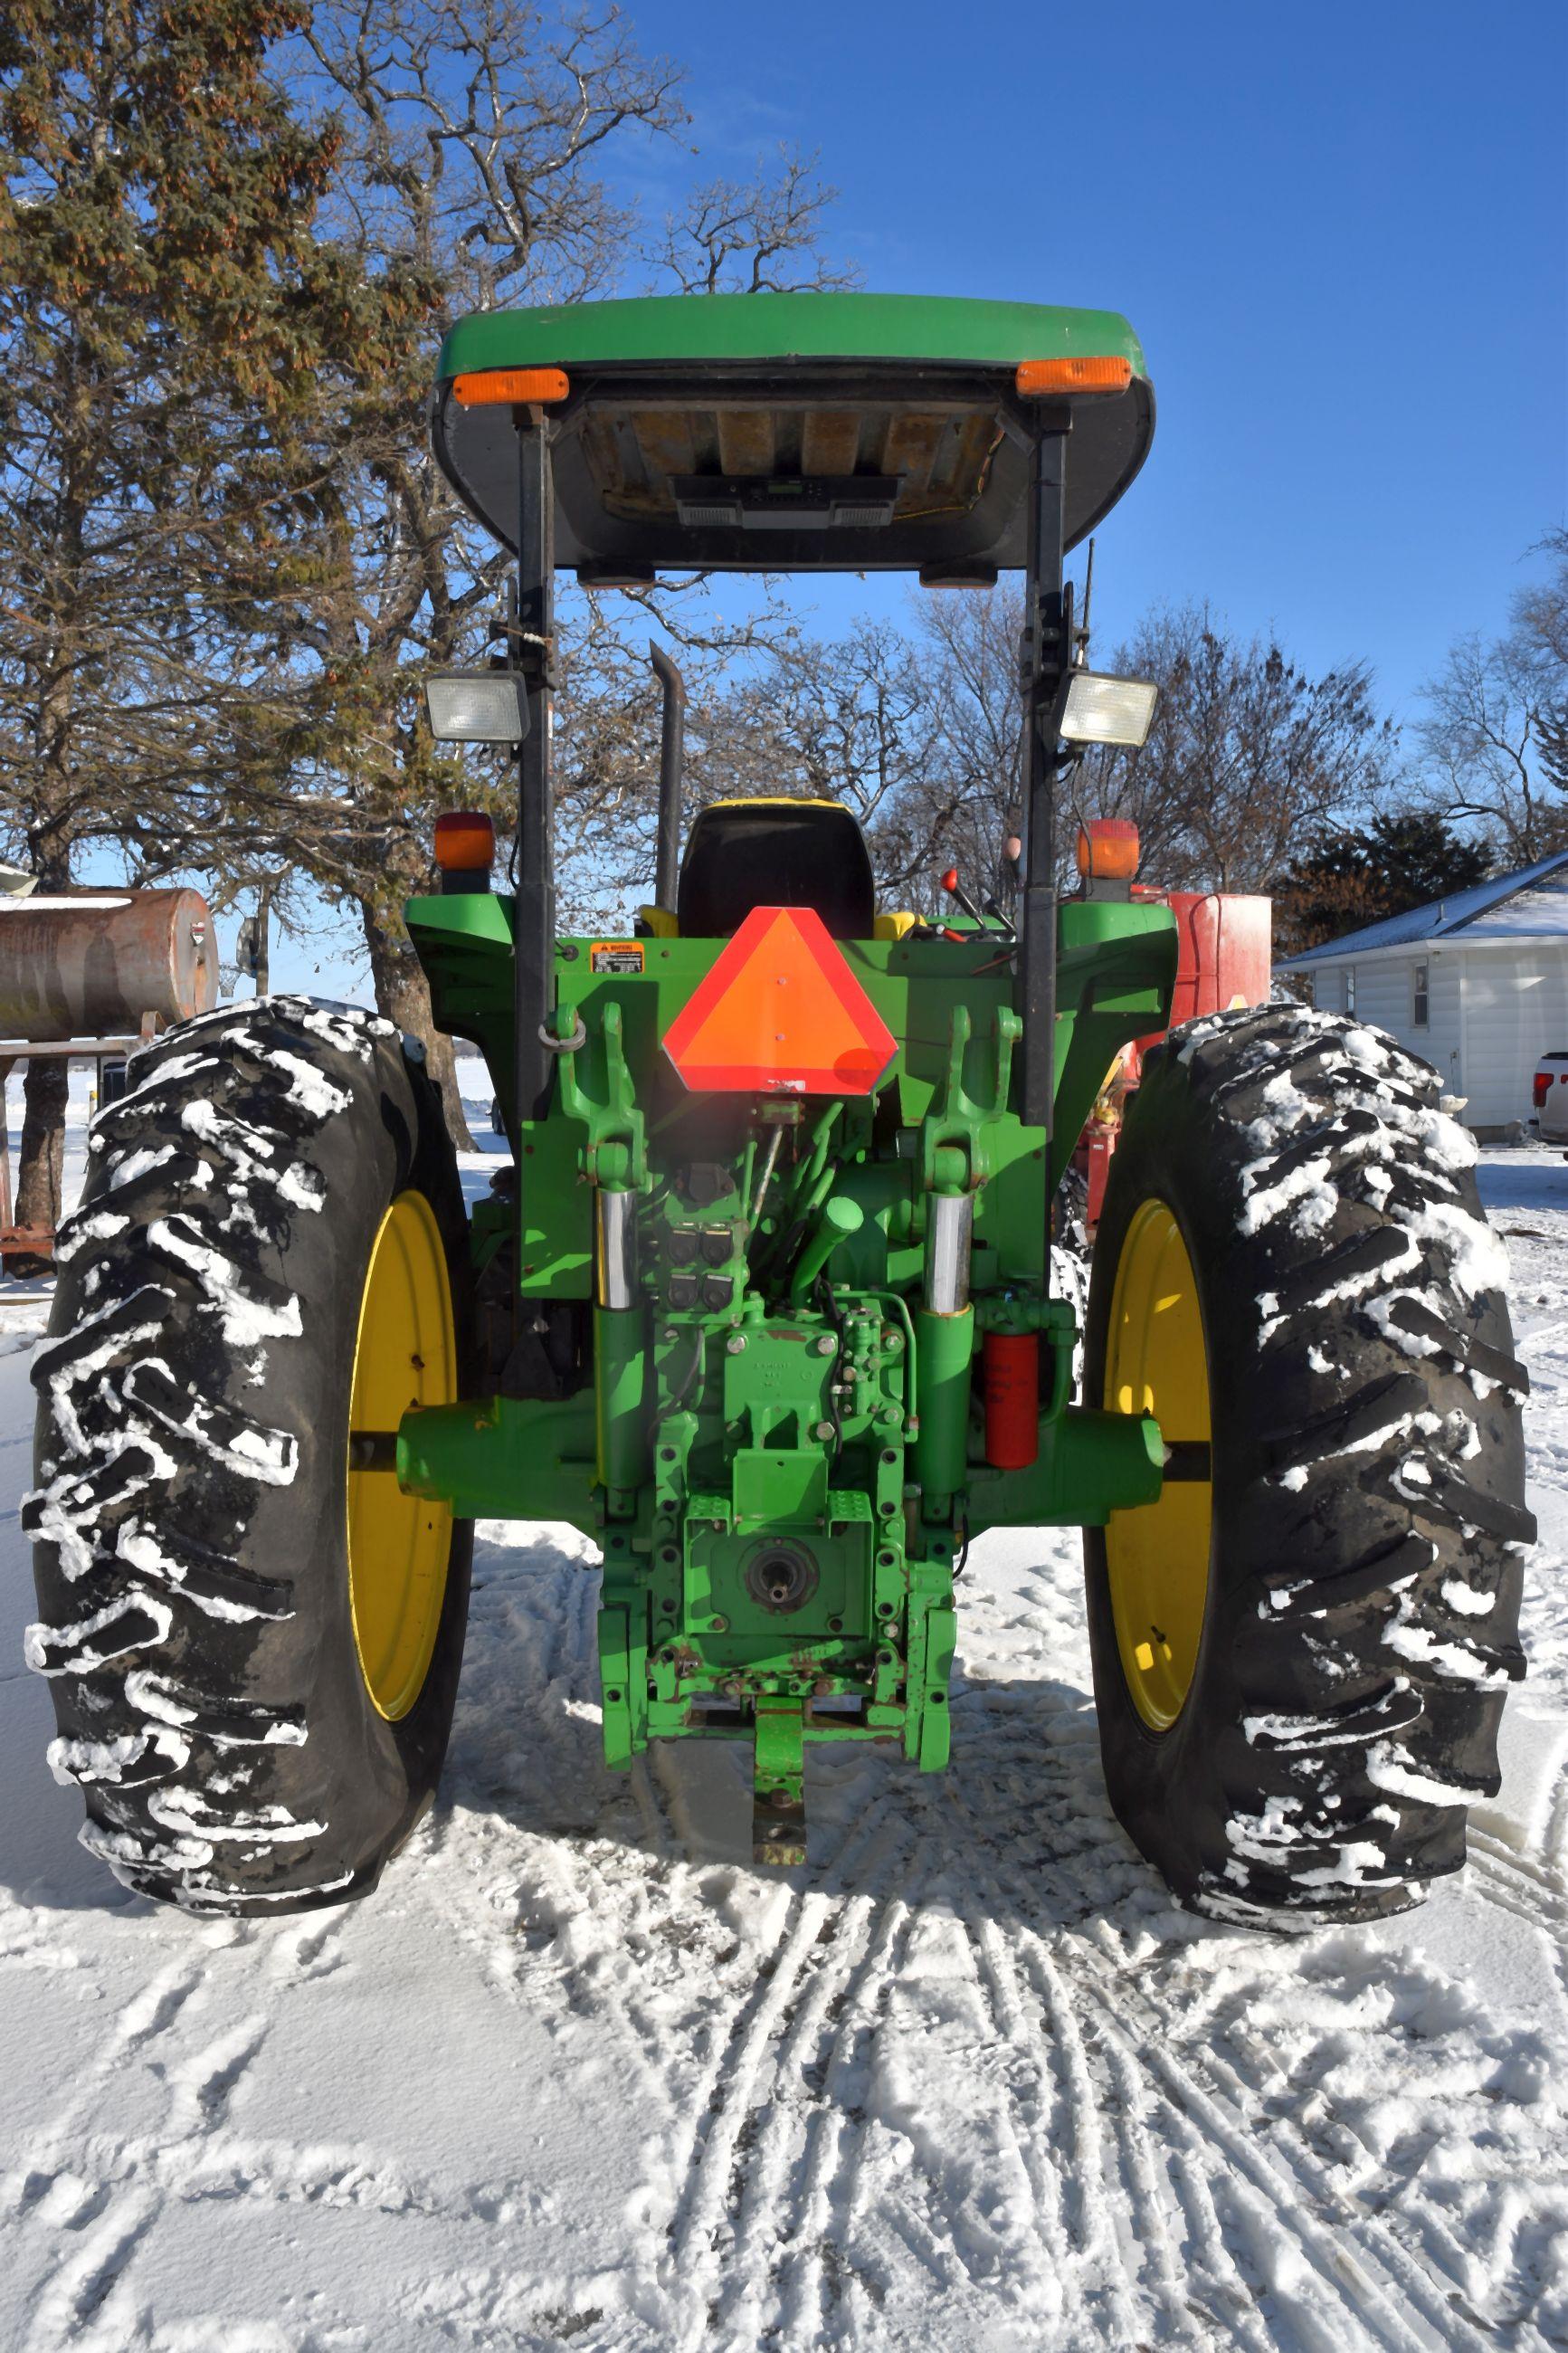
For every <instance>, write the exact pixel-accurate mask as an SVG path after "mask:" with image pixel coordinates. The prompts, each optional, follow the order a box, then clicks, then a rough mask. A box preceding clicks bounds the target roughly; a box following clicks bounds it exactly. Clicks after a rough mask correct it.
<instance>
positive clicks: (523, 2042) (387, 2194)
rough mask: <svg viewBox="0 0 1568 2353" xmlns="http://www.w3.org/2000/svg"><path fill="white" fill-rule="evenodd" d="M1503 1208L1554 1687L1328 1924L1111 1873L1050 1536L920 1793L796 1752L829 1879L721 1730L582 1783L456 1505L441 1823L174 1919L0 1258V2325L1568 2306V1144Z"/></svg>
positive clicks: (1332, 2334)
mask: <svg viewBox="0 0 1568 2353" xmlns="http://www.w3.org/2000/svg"><path fill="white" fill-rule="evenodd" d="M467 1069H468V1071H469V1072H471V1071H473V1070H474V1066H473V1065H471V1064H470V1065H468V1066H467ZM13 1093H14V1094H15V1091H13ZM13 1108H15V1104H14V1105H13ZM477 1108H479V1109H482V1108H483V1106H482V1104H481V1105H480V1106H477ZM80 1109H81V1106H80V1104H79V1105H78V1112H80ZM77 1141H78V1144H79V1129H78V1131H77ZM75 1165H76V1166H78V1167H79V1153H78V1155H76V1161H75ZM486 1166H487V1164H486V1162H485V1161H484V1159H482V1158H479V1157H477V1158H476V1160H475V1161H474V1163H473V1164H472V1181H473V1183H474V1185H475V1187H476V1188H479V1187H482V1186H483V1184H484V1181H485V1170H486ZM1483 1191H1484V1194H1485V1197H1486V1199H1487V1201H1488V1204H1489V1208H1490V1210H1491V1213H1492V1216H1493V1218H1494V1220H1495V1221H1496V1222H1497V1224H1498V1225H1499V1226H1500V1228H1501V1229H1502V1231H1503V1232H1504V1234H1505V1235H1506V1236H1507V1238H1508V1244H1509V1249H1510V1252H1511V1254H1512V1259H1513V1266H1514V1313H1515V1327H1516V1331H1517V1333H1518V1335H1519V1337H1520V1340H1521V1344H1522V1350H1523V1353H1524V1355H1525V1356H1526V1357H1527V1359H1528V1361H1529V1364H1530V1366H1531V1374H1532V1376H1533V1378H1534V1382H1535V1395H1534V1398H1533V1399H1532V1401H1531V1406H1530V1409H1529V1414H1530V1424H1529V1426H1530V1434H1531V1472H1532V1484H1533V1490H1534V1492H1533V1497H1532V1501H1533V1504H1534V1508H1535V1509H1536V1511H1537V1513H1538V1514H1539V1515H1540V1520H1541V1535H1542V1542H1541V1547H1540V1550H1539V1552H1538V1553H1537V1555H1536V1556H1535V1559H1534V1562H1533V1565H1532V1568H1531V1575H1530V1599H1529V1604H1528V1616H1527V1621H1526V1622H1527V1640H1528V1641H1529V1644H1530V1649H1531V1669H1532V1672H1531V1680H1530V1682H1529V1683H1526V1684H1525V1685H1524V1686H1523V1687H1522V1688H1521V1690H1519V1691H1517V1692H1516V1693H1515V1694H1514V1695H1513V1697H1512V1699H1511V1700H1510V1713H1509V1717H1508V1721H1507V1725H1506V1727H1505V1754H1506V1765H1507V1770H1506V1776H1505V1781H1504V1788H1503V1792H1502V1795H1501V1797H1500V1799H1499V1800H1498V1802H1497V1803H1496V1804H1495V1805H1494V1806H1492V1807H1490V1808H1489V1809H1488V1810H1486V1812H1485V1814H1484V1816H1483V1817H1482V1818H1481V1820H1479V1822H1478V1823H1477V1824H1476V1826H1475V1828H1474V1831H1473V1836H1472V1852H1471V1862H1470V1865H1469V1869H1468V1873H1466V1875H1465V1878H1464V1881H1463V1883H1460V1884H1452V1883H1450V1884H1448V1885H1447V1886H1445V1887H1444V1888H1443V1889H1442V1890H1441V1891H1440V1892H1439V1893H1438V1894H1436V1896H1435V1897H1434V1898H1433V1900H1432V1901H1431V1903H1430V1904H1429V1905H1427V1906H1426V1909H1425V1910H1423V1911H1421V1912H1418V1913H1415V1914H1413V1915H1407V1916H1406V1917H1405V1918H1404V1919H1402V1920H1399V1921H1397V1922H1394V1923H1393V1924H1391V1925H1389V1926H1384V1927H1382V1928H1378V1929H1372V1930H1355V1931H1351V1932H1340V1933H1337V1934H1332V1935H1320V1936H1314V1937H1311V1938H1309V1939H1307V1940H1306V1941H1303V1942H1294V1941H1283V1940H1274V1939H1270V1938H1268V1937H1263V1936H1255V1935H1252V1934H1250V1933H1244V1932H1241V1931H1237V1930H1235V1929H1226V1928H1219V1927H1214V1926H1208V1925H1205V1924H1204V1923H1200V1922H1198V1921H1195V1920H1193V1919H1190V1918H1188V1917H1186V1916H1184V1915H1181V1914H1179V1913H1177V1912H1175V1911H1174V1910H1173V1908H1172V1906H1171V1905H1170V1904H1169V1902H1168V1901H1167V1900H1166V1898H1165V1896H1164V1895H1163V1892H1162V1890H1161V1888H1160V1886H1159V1884H1158V1883H1157V1882H1156V1881H1155V1879H1154V1876H1153V1874H1152V1873H1151V1872H1150V1871H1149V1870H1147V1869H1146V1868H1145V1867H1144V1865H1143V1864H1142V1862H1140V1861H1139V1860H1138V1858H1137V1857H1136V1856H1135V1855H1134V1853H1133V1852H1132V1851H1131V1847H1130V1846H1129V1845H1128V1843H1127V1841H1126V1840H1125V1839H1124V1838H1123V1837H1122V1835H1121V1832H1120V1831H1119V1830H1118V1829H1117V1827H1116V1825H1115V1823H1114V1822H1113V1821H1112V1820H1111V1819H1110V1815H1109V1813H1108V1811H1107V1808H1106V1805H1105V1800H1104V1797H1103V1793H1102V1788H1101V1783H1100V1766H1099V1759H1098V1755H1097V1751H1096V1746H1095V1737H1094V1718H1093V1714H1092V1710H1091V1707H1090V1703H1089V1663H1088V1654H1087V1647H1086V1644H1085V1641H1084V1634H1083V1616H1082V1609H1081V1604H1080V1594H1079V1563H1078V1547H1077V1541H1076V1539H1075V1538H1073V1537H1062V1538H1060V1539H1059V1540H1055V1541H1052V1540H1047V1539H1045V1538H1041V1537H1037V1536H1029V1535H1022V1536H1020V1535H996V1536H992V1537H989V1538H987V1539H986V1540H985V1541H984V1543H983V1544H979V1545H977V1546H975V1549H974V1552H973V1556H972V1558H971V1561H970V1565H969V1569H968V1572H967V1576H966V1578H965V1590H964V1594H963V1613H962V1617H961V1635H960V1649H961V1672H960V1675H959V1677H958V1683H957V1692H956V1704H955V1706H954V1710H953V1736H954V1741H953V1765H952V1771H951V1772H950V1773H949V1775H948V1776H947V1777H946V1778H944V1779H942V1780H925V1779H922V1778H921V1777H918V1776H917V1775H915V1774H914V1773H913V1772H911V1771H910V1770H907V1769H900V1768H899V1767H896V1766H892V1765H888V1764H884V1763H883V1762H882V1761H880V1760H879V1758H877V1757H870V1756H868V1755H866V1756H861V1757H857V1756H856V1755H855V1753H854V1752H853V1751H850V1752H846V1753H843V1754H840V1755H839V1756H837V1757H833V1758H831V1759H829V1758H820V1759H818V1758H814V1760H813V1765H812V1774H811V1792H810V1802H811V1817H812V1837H813V1860H812V1862H811V1863H810V1865H809V1866H808V1867H807V1868H805V1869H804V1870H801V1871H797V1872H793V1873H788V1874H785V1875H784V1876H783V1877H766V1876H763V1875H761V1874H759V1873H756V1872H754V1871H753V1870H752V1867H751V1864H750V1862H749V1861H748V1860H747V1851H748V1850H747V1841H748V1833H749V1810H748V1799H747V1792H746V1786H745V1782H744V1779H743V1776H742V1760H741V1759H740V1757H738V1756H735V1755H732V1754H731V1753H730V1752H728V1751H725V1750H721V1749H714V1748H708V1749H704V1750H698V1749H696V1748H692V1749H690V1750H686V1751H678V1752H674V1753H668V1754H660V1755H658V1756H657V1757H655V1758H654V1760H653V1761H652V1762H651V1763H650V1764H648V1765H647V1767H643V1768H640V1769H639V1770H638V1771H637V1772H636V1773H635V1774H634V1775H633V1776H632V1777H631V1778H630V1780H629V1781H627V1780H625V1779H617V1778H612V1777H611V1776H609V1775H608V1774H606V1773H605V1770H604V1768H603V1767H602V1765H601V1764H600V1762H599V1760H598V1724H597V1707H596V1704H595V1670H594V1664H593V1646H592V1639H591V1638H592V1631H593V1622H594V1609H595V1577H594V1576H593V1575H592V1573H591V1570H590V1566H589V1560H588V1556H587V1550H586V1547H585V1546H584V1545H583V1544H582V1543H581V1542H580V1541H579V1540H578V1539H577V1538H576V1537H575V1536H574V1535H571V1534H570V1533H569V1532H567V1531H565V1530H559V1529H552V1528H546V1527H539V1528H531V1529H525V1530H516V1529H510V1528H506V1527H503V1526H500V1525H497V1526H493V1527H486V1528H484V1529H483V1530H482V1531H481V1543H480V1546H479V1553H478V1556H477V1560H476V1571H475V1595H474V1610H473V1618H472V1621H471V1626H470V1631H469V1637H468V1660H467V1664H466V1666H465V1669H464V1683H463V1691H462V1695H461V1698H460V1701H459V1704H458V1727H457V1733H456V1737H455V1741H454V1746H453V1750H452V1755H451V1758H450V1762H449V1766H448V1770H447V1778H446V1781H445V1783H444V1785H443V1795H442V1801H441V1804H440V1806H439V1808H438V1810H437V1813H436V1814H435V1816H434V1817H433V1818H432V1819H431V1820H428V1821H427V1822H426V1825H425V1826H424V1827H423V1829H422V1830H421V1831H420V1832H419V1833H418V1835H417V1836H416V1840H415V1842H414V1844H413V1846H412V1847H411V1848H410V1850H409V1851H408V1852H405V1854H404V1855H403V1856H402V1857H401V1858H400V1860H399V1861H398V1862H396V1864H395V1866H394V1867H393V1869H392V1870H391V1871H390V1872H389V1873H388V1874H387V1877H386V1879H385V1881H384V1884H383V1886H382V1888H381V1890H380V1892H379V1893H378V1894H376V1895H375V1896H374V1897H373V1898H372V1899H371V1900H370V1901H368V1902H367V1903H364V1904H362V1905H357V1906H354V1907H353V1908H352V1909H350V1910H347V1911H344V1912H335V1913H319V1914H315V1915H309V1916H307V1917H305V1918H304V1919H297V1920H294V1921H279V1922H277V1923H272V1922H266V1923H254V1922H243V1923H237V1922H229V1923H219V1924H213V1923H210V1922H209V1923H199V1922H194V1921H192V1920H189V1919H186V1918H183V1917H179V1916H175V1915H169V1914H168V1913H165V1912H161V1911H159V1910H156V1909H155V1908H154V1907H153V1906H152V1905H148V1904H146V1903H144V1902H142V1900H140V1899H138V1898H135V1897H132V1896H131V1895H129V1894H126V1893H125V1891H124V1890H122V1889H121V1888H120V1887H118V1886H117V1885H116V1883H114V1882H113V1881H112V1880H111V1879H110V1876H109V1875H108V1873H106V1872H105V1871H104V1870H103V1868H102V1866H101V1865H100V1864H99V1863H97V1862H93V1861H92V1860H91V1859H90V1858H89V1856H88V1855H86V1854H85V1853H83V1852H82V1851H81V1849H80V1848H79V1846H78V1845H77V1843H76V1831H77V1825H78V1821H79V1799H78V1796H77V1793H76V1792H75V1791H74V1790H70V1791H67V1790H64V1789H59V1788H56V1787H55V1786H54V1784H53V1783H52V1782H51V1780H50V1778H49V1777H48V1774H47V1770H46V1768H45V1765H44V1746H45V1742H46V1739H47V1736H48V1733H49V1730H50V1729H51V1725H50V1715H49V1703H48V1694H47V1690H46V1689H45V1687H44V1685H43V1684H42V1683H40V1682H39V1681H38V1679H37V1677H36V1676H34V1675H31V1674H29V1673H28V1672H26V1670H25V1669H24V1668H23V1666H22V1664H21V1628H22V1625H23V1623H24V1622H25V1620H26V1618H27V1616H28V1615H29V1613H30V1609H31V1598H32V1597H31V1582H30V1572H29V1564H28V1558H27V1546H26V1542H25V1540H24V1539H23V1537H22V1535H21V1534H20V1532H19V1530H18V1527H17V1524H16V1499H17V1497H18V1496H19V1495H20V1493H21V1492H22V1491H23V1489H24V1488H25V1486H26V1484H27V1480H28V1459H29V1451H30V1445H31V1415H32V1398H31V1393H30V1390H29V1388H28V1385H27V1366H28V1352H29V1349H30V1347H31V1345H32V1342H33V1340H34V1338H35V1336H36V1335H37V1332H38V1331H39V1330H40V1329H41V1328H42V1324H43V1321H44V1317H45V1314H46V1313H47V1301H46V1299H45V1298H44V1296H43V1295H42V1293H19V1292H18V1291H17V1290H16V1287H15V1286H12V1287H11V1288H10V1289H9V1290H5V1289H3V1288H0V1506H3V1509H0V1602H3V1609H0V1616H3V1620H4V1623H3V1627H0V1773H3V1780H0V2177H3V2178H0V2345H3V2346H4V2347H5V2348H13V2347H15V2348H49V2353H52V2348H57V2347H74V2348H90V2353H128V2348H166V2353H209V2348H212V2353H216V2349H217V2348H224V2353H307V2348H312V2353H313V2348H321V2353H328V2348H332V2353H337V2348H366V2353H371V2348H374V2353H402V2348H426V2347H434V2346H445V2347H455V2348H498V2353H500V2348H507V2353H510V2348H534V2347H539V2348H544V2347H556V2346H563V2345H570V2346H571V2347H573V2348H576V2353H583V2348H594V2349H595V2353H596V2348H660V2353H662V2348H672V2353H676V2349H677V2348H698V2347H701V2348H731V2347H732V2348H753V2347H756V2348H760V2347H771V2348H807V2347H813V2346H818V2345H824V2346H842V2347H855V2348H877V2353H883V2348H910V2353H915V2348H918V2353H928V2348H934V2347H938V2346H941V2347H944V2348H964V2353H967V2348H985V2353H1023V2349H1024V2348H1050V2353H1057V2348H1076V2347H1080V2346H1082V2347H1100V2346H1106V2347H1118V2348H1121V2347H1126V2348H1134V2347H1147V2346H1153V2345H1159V2346H1166V2345H1176V2346H1213V2347H1226V2348H1228V2347H1231V2346H1237V2347H1243V2348H1255V2353H1272V2348H1301V2353H1352V2348H1360V2347H1363V2346H1372V2347H1380V2348H1400V2353H1405V2348H1415V2347H1436V2348H1448V2347H1464V2348H1476V2353H1479V2348H1492V2349H1493V2353H1495V2348H1510V2349H1511V2348H1520V2353H1523V2348H1533V2347H1539V2346H1542V2345H1546V2344H1561V2343H1563V2342H1564V2341H1565V2340H1568V2130H1565V2128H1564V2118H1563V2103H1564V2099H1565V2098H1568V2006H1565V2000H1568V1978H1565V1975H1564V1959H1565V1951H1568V1781H1565V1780H1564V1778H1563V1776H1564V1765H1565V1761H1568V1597H1565V1595H1564V1592H1563V1573H1564V1562H1565V1556H1568V1164H1565V1163H1564V1162H1563V1160H1562V1159H1561V1158H1559V1157H1557V1156H1556V1155H1551V1154H1548V1153H1546V1152H1543V1151H1542V1150H1540V1149H1528V1150H1523V1151H1517V1152H1509V1151H1499V1152H1493V1153H1489V1154H1487V1155H1485V1163H1484V1168H1483Z"/></svg>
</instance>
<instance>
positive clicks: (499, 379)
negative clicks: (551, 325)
mask: <svg viewBox="0 0 1568 2353" xmlns="http://www.w3.org/2000/svg"><path fill="white" fill-rule="evenodd" d="M571 389H572V384H571V379H570V378H569V376H568V375H567V374H566V371H565V369H564V368H476V369H474V370H473V371H472V373H471V374H469V375H458V376H454V377H453V379H452V397H453V399H454V400H456V401H457V403H458V406H459V407H461V408H496V407H513V408H516V407H521V406H525V405H528V404H531V403H538V404H539V405H541V406H543V407H546V408H548V407H549V406H550V405H551V404H552V402H553V401H557V400H564V399H565V397H566V396H567V394H568V393H569V392H570V391H571Z"/></svg>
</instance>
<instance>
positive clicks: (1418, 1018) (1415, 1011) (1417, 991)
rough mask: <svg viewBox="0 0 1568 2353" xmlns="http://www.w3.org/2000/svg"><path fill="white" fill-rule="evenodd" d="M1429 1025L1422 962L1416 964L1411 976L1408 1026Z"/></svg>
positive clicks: (1418, 1027) (1419, 1026)
mask: <svg viewBox="0 0 1568 2353" xmlns="http://www.w3.org/2000/svg"><path fill="white" fill-rule="evenodd" d="M1430 1025H1431V1011H1430V1007H1429V1005H1428V1003H1427V997H1426V965H1424V964H1418V965H1416V966H1415V973H1414V975H1413V976H1412V986H1411V991H1410V1026H1411V1028H1412V1029H1428V1028H1429V1027H1430Z"/></svg>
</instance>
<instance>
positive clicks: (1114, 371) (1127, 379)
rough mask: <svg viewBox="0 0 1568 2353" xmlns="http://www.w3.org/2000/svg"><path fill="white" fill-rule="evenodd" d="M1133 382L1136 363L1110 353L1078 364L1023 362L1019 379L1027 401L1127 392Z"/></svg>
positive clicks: (1060, 361)
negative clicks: (1054, 395)
mask: <svg viewBox="0 0 1568 2353" xmlns="http://www.w3.org/2000/svg"><path fill="white" fill-rule="evenodd" d="M1131 381H1132V363H1131V360H1128V359H1119V358H1115V357H1113V356H1112V355H1111V354H1110V353H1103V354H1100V355H1099V356H1095V357H1090V356H1089V354H1087V353H1086V354H1085V356H1084V357H1083V358H1082V359H1074V360H1020V361H1019V363H1018V373H1017V375H1016V378H1015V382H1016V385H1017V387H1018V390H1019V391H1020V392H1021V393H1022V394H1023V395H1024V396H1025V398H1026V399H1036V400H1037V399H1039V398H1040V396H1042V394H1047V393H1064V392H1125V391H1126V389H1127V387H1128V385H1130V384H1131Z"/></svg>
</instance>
